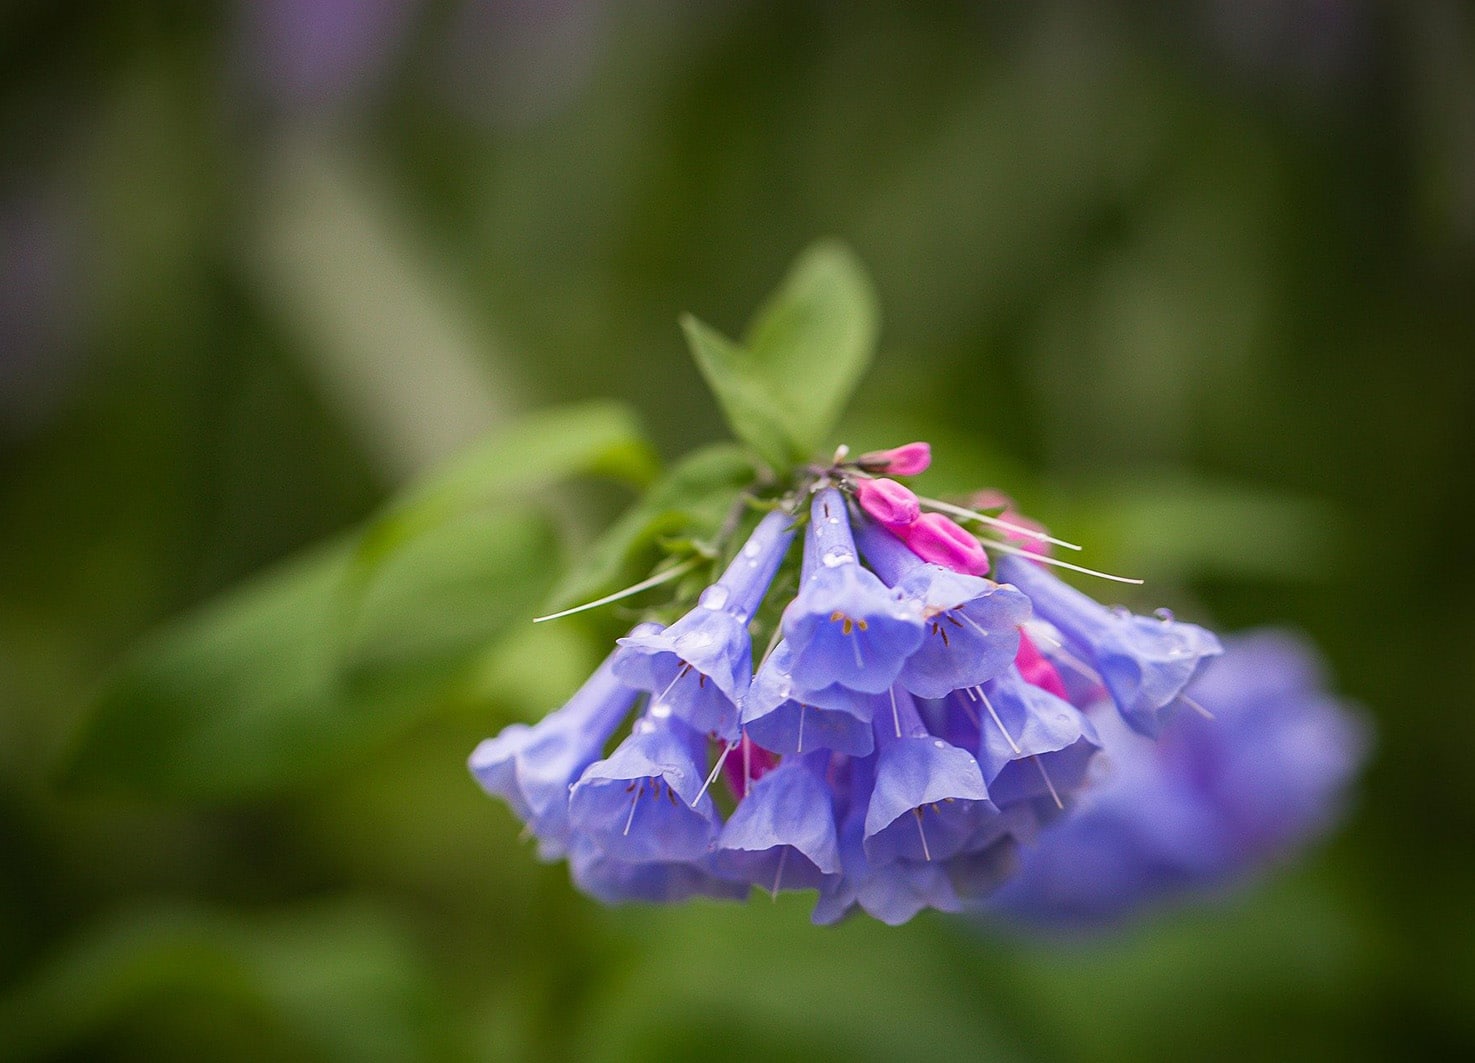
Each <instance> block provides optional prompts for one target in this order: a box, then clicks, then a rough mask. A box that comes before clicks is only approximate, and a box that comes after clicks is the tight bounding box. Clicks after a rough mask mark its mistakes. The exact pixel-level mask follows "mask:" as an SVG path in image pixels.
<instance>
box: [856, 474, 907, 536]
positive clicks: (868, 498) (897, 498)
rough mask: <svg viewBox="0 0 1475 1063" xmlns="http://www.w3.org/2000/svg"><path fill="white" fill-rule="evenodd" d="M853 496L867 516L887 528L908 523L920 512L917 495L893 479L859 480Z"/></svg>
mask: <svg viewBox="0 0 1475 1063" xmlns="http://www.w3.org/2000/svg"><path fill="white" fill-rule="evenodd" d="M855 498H856V501H858V502H859V503H860V508H861V509H863V510H865V511H866V515H867V516H869V517H870V518H871V519H872V520H874V521H876V522H877V523H878V524H884V525H886V527H888V528H897V527H900V526H901V525H903V524H910V523H911V522H912V521H914V520H916V519H917V517H918V516H919V515H920V514H921V512H922V506H921V503H919V502H918V501H917V496H916V495H914V494H912V492H911V491H910V490H909V489H907V488H906V487H903V486H902V485H901V484H899V483H897V482H896V481H895V480H861V481H860V482H859V483H857V484H856V486H855Z"/></svg>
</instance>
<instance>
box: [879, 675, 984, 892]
mask: <svg viewBox="0 0 1475 1063" xmlns="http://www.w3.org/2000/svg"><path fill="white" fill-rule="evenodd" d="M893 695H894V699H895V701H894V704H895V715H894V716H883V717H881V718H878V719H877V721H876V725H875V727H876V742H877V744H878V746H879V747H880V748H879V749H878V751H877V754H876V767H875V778H874V781H873V784H872V790H871V795H870V800H869V802H868V803H867V806H866V818H865V851H866V859H867V860H868V861H869V862H870V864H871V865H872V866H873V867H874V866H878V865H882V864H886V863H890V862H891V861H894V860H899V859H910V860H921V861H923V862H927V863H930V862H932V861H934V860H945V859H947V858H948V857H950V856H952V855H953V854H954V853H956V852H958V851H959V850H960V849H962V848H963V846H964V845H965V844H966V843H967V842H968V841H969V839H970V838H972V837H973V835H974V834H975V833H976V832H977V830H978V828H979V827H980V826H981V825H982V824H983V822H984V821H986V820H987V819H988V818H990V817H992V816H995V815H997V814H998V811H997V809H996V808H995V807H994V805H993V804H992V803H991V802H990V801H989V792H988V786H987V784H986V783H985V782H984V781H983V773H982V771H981V770H980V769H979V766H978V761H977V760H975V759H974V758H973V755H972V754H971V753H969V752H968V751H967V750H966V749H959V748H958V747H957V746H955V745H953V744H952V743H950V742H948V741H946V740H945V739H942V738H938V737H936V736H934V735H932V734H930V733H929V732H928V731H927V728H926V726H925V725H924V724H923V723H922V719H921V717H920V716H919V715H918V713H917V709H916V706H915V705H914V704H913V702H912V699H911V696H910V695H908V694H907V693H906V692H905V691H895V692H893Z"/></svg>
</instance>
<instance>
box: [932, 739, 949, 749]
mask: <svg viewBox="0 0 1475 1063" xmlns="http://www.w3.org/2000/svg"><path fill="white" fill-rule="evenodd" d="M932 744H933V745H934V746H936V747H937V748H938V749H946V748H947V743H946V742H944V741H943V740H942V739H941V738H934V739H933V740H932Z"/></svg>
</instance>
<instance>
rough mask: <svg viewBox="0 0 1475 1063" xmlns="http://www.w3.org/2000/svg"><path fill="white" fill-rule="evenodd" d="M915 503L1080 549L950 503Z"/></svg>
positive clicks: (1073, 544) (1032, 530)
mask: <svg viewBox="0 0 1475 1063" xmlns="http://www.w3.org/2000/svg"><path fill="white" fill-rule="evenodd" d="M917 501H918V502H920V503H922V505H924V506H926V507H927V508H928V509H935V510H937V511H938V512H939V513H948V514H951V515H952V516H954V517H962V518H963V519H965V520H976V521H978V522H979V523H980V524H991V525H993V526H994V527H995V528H1003V529H1004V530H1005V531H1012V532H1017V533H1018V534H1020V535H1027V536H1029V537H1030V538H1031V539H1038V540H1040V541H1041V542H1044V543H1054V544H1055V545H1056V546H1063V547H1065V548H1066V549H1067V550H1079V549H1080V547H1079V546H1077V545H1076V544H1075V543H1068V542H1066V541H1065V540H1064V539H1057V538H1055V537H1054V536H1053V535H1046V534H1045V533H1044V532H1042V531H1040V530H1039V529H1038V528H1026V527H1025V526H1024V525H1022V524H1015V523H1013V522H1012V521H1007V520H1000V519H999V518H998V517H990V516H989V515H988V514H987V513H977V512H975V511H973V510H971V509H964V508H963V507H962V506H955V505H953V504H952V503H951V502H939V501H938V500H937V499H935V498H918V499H917Z"/></svg>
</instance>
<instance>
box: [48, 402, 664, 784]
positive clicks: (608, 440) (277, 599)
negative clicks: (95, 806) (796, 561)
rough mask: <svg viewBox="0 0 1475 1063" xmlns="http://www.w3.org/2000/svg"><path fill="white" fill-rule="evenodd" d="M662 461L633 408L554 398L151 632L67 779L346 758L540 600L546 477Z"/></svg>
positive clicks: (111, 686)
mask: <svg viewBox="0 0 1475 1063" xmlns="http://www.w3.org/2000/svg"><path fill="white" fill-rule="evenodd" d="M651 469H652V458H651V456H650V452H649V449H648V448H647V447H646V445H645V444H644V443H643V442H642V441H641V439H640V437H639V434H638V430H637V429H636V426H635V425H634V422H633V420H632V419H631V418H630V417H629V415H628V414H627V413H625V412H624V411H623V410H622V409H620V408H619V407H613V406H607V405H603V404H600V405H592V406H582V407H575V408H572V409H563V410H555V411H550V412H546V413H542V414H538V415H535V416H533V417H530V418H528V419H527V420H526V421H525V422H523V423H522V425H521V426H520V427H512V428H509V429H507V430H506V431H504V432H501V433H498V434H497V435H495V436H493V437H492V438H491V439H489V440H488V441H487V442H486V443H484V444H482V445H480V446H478V447H476V448H474V449H473V450H472V451H470V452H469V453H468V454H467V455H465V456H464V457H462V458H460V459H458V460H456V461H454V462H453V463H451V464H450V465H449V466H447V467H446V468H445V469H443V470H441V471H440V472H438V473H435V474H433V475H432V476H430V477H428V478H427V479H426V481H425V482H424V483H423V484H422V485H421V486H419V487H417V488H414V489H412V490H411V491H410V492H409V494H408V495H407V496H406V497H405V499H404V500H403V501H399V502H396V503H394V504H392V505H391V506H390V507H389V509H388V510H387V513H386V515H385V516H384V517H382V518H380V519H378V520H376V521H374V522H373V523H371V525H370V526H369V529H368V531H367V532H366V533H365V535H364V536H363V537H358V536H352V537H346V538H344V539H343V540H340V541H339V542H337V543H334V544H332V545H329V546H326V547H322V548H319V549H317V550H314V551H311V552H309V553H307V554H305V555H302V556H300V557H298V558H296V559H294V560H291V561H289V562H287V563H285V564H283V565H281V566H279V567H278V568H276V569H273V570H271V571H268V572H267V573H265V574H263V575H261V576H258V577H256V578H254V579H252V580H250V581H247V582H246V583H244V584H243V585H241V586H240V587H238V588H236V589H235V590H233V591H230V592H227V593H226V594H225V595H223V596H222V597H220V598H218V599H216V600H215V601H213V602H211V603H207V604H206V605H205V606H203V607H202V608H200V609H198V610H196V611H195V612H194V613H192V614H190V615H187V616H185V617H183V618H180V619H178V620H176V621H175V622H173V623H172V624H170V625H169V626H168V627H166V628H165V629H163V630H161V631H160V632H158V633H156V634H155V635H153V636H152V637H150V638H149V639H147V640H146V641H144V642H143V643H142V644H140V645H139V646H138V647H136V648H135V649H134V651H133V652H132V653H130V654H129V655H128V656H127V657H126V658H125V659H124V660H123V661H122V662H121V663H120V664H119V665H118V666H117V668H116V669H115V670H114V673H113V674H112V676H111V677H110V678H109V679H108V680H107V682H106V683H105V684H104V686H103V688H102V690H101V692H100V694H99V696H98V699H97V702H96V704H95V706H94V708H93V712H92V714H91V716H90V717H89V719H88V720H87V721H86V723H85V725H84V727H83V729H82V731H81V733H80V735H79V738H78V741H77V743H76V745H75V747H74V749H73V751H72V753H71V755H70V757H69V758H68V760H67V762H66V763H65V764H64V765H63V778H64V780H65V781H67V782H70V783H72V784H75V785H82V786H88V787H91V788H103V789H120V788H121V789H124V790H129V791H133V792H136V793H141V794H149V795H154V796H165V797H196V798H198V797H205V798H220V797H233V796H238V795H242V794H255V793H262V792H269V791H272V790H274V789H277V788H280V787H282V786H285V785H293V784H297V783H300V782H303V781H305V780H309V779H313V778H317V777H320V776H321V775H322V774H323V773H325V772H331V771H334V770H337V769H339V768H341V766H343V765H344V764H345V763H347V762H349V761H351V760H352V759H353V758H354V757H356V756H361V755H362V754H363V752H364V751H365V750H367V749H370V748H372V747H373V746H375V745H376V744H379V743H381V742H383V741H385V740H386V739H387V738H388V737H390V736H392V735H393V734H395V733H397V732H399V731H400V730H402V729H403V728H404V727H405V726H407V725H408V724H410V723H412V722H413V721H414V720H416V719H418V718H421V717H423V716H424V715H425V714H427V713H430V712H432V711H434V710H435V708H436V707H437V706H438V705H441V704H444V703H445V701H446V699H447V698H448V697H449V696H450V695H451V694H453V693H454V692H455V691H456V689H457V685H458V683H460V682H461V681H462V680H463V679H464V678H465V675H466V673H467V672H468V671H469V670H470V668H471V666H472V665H473V664H474V663H475V661H476V659H477V658H478V657H479V656H481V655H482V654H483V652H484V651H485V650H487V649H488V648H490V646H491V644H492V643H493V642H494V641H495V640H496V639H497V638H499V637H501V635H502V634H503V633H505V632H506V631H507V630H508V628H509V627H510V626H511V625H513V624H515V623H520V622H522V621H524V620H526V619H528V618H530V617H531V616H532V615H533V612H534V606H535V605H536V604H537V602H538V601H540V600H541V599H542V598H543V596H544V595H546V593H547V591H548V587H549V585H550V584H551V582H552V574H553V572H554V569H555V565H556V561H557V551H556V549H555V545H554V542H553V538H552V535H551V533H550V531H549V529H548V526H547V523H546V522H545V521H544V520H543V519H542V518H541V517H538V516H536V515H535V510H534V507H532V506H531V505H530V503H529V498H528V496H529V495H531V494H532V493H533V492H534V490H535V489H538V488H540V487H541V486H543V485H545V484H547V483H549V482H551V481H553V480H555V479H557V478H560V477H563V476H566V475H569V474H571V473H575V472H595V471H602V472H606V473H610V474H612V475H616V476H619V477H621V478H624V479H627V480H633V481H641V480H644V479H646V478H647V477H648V476H649V475H650V473H651ZM499 499H500V500H501V501H500V504H499V501H498V500H499ZM514 500H520V504H519V505H518V508H517V509H516V511H515V512H514V511H511V510H509V505H510V504H511V503H512V502H513V501H514ZM366 543H367V545H366Z"/></svg>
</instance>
